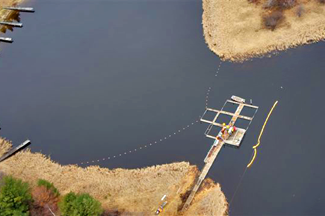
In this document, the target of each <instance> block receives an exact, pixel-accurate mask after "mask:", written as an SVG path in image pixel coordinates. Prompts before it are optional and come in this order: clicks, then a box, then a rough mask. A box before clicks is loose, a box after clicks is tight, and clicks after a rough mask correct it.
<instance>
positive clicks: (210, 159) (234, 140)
mask: <svg viewBox="0 0 325 216" xmlns="http://www.w3.org/2000/svg"><path fill="white" fill-rule="evenodd" d="M227 102H228V103H234V104H237V105H238V107H237V109H236V111H235V113H230V112H226V111H223V110H215V109H211V108H207V109H206V112H207V111H212V112H215V113H216V116H215V117H214V119H213V120H212V121H209V120H206V119H203V118H204V115H205V113H206V112H205V113H204V114H203V116H202V118H201V121H202V122H206V123H209V124H210V125H209V127H210V130H211V127H212V126H213V125H215V126H218V127H223V126H222V124H220V123H217V122H216V120H217V118H218V116H219V115H220V114H226V115H230V116H232V118H231V120H230V123H231V124H232V125H235V123H236V121H237V119H238V118H242V119H245V120H249V121H252V120H253V118H254V116H253V117H247V116H243V115H240V113H241V111H242V110H243V108H244V107H245V106H248V107H250V108H253V109H256V111H257V109H258V107H257V106H253V105H249V104H245V103H238V102H235V101H232V100H227V101H226V103H227ZM226 103H225V104H226ZM256 111H255V113H256ZM254 115H255V114H254ZM209 127H208V130H209ZM246 130H247V129H242V128H238V129H237V131H236V132H235V133H234V134H232V135H230V136H228V137H227V138H226V139H224V140H217V139H216V137H215V136H211V135H208V134H206V136H207V137H209V138H213V139H215V141H214V144H213V146H212V147H211V148H210V150H209V152H208V154H207V156H206V157H205V159H204V162H205V165H204V167H203V169H202V171H201V174H200V176H199V177H198V180H197V182H196V184H195V185H194V187H193V189H192V191H191V193H190V195H189V197H188V198H187V200H186V202H185V204H184V206H183V208H182V211H185V210H186V209H187V208H188V207H189V206H190V205H191V203H192V201H193V199H194V197H195V194H196V192H197V191H198V189H199V188H200V186H201V184H202V182H203V180H204V179H205V177H206V176H207V174H208V173H209V170H210V168H211V167H212V165H213V163H214V161H215V159H216V158H217V156H218V154H219V152H220V151H221V148H222V146H224V145H225V144H228V145H234V146H239V145H240V143H241V141H242V139H243V137H244V135H245V132H246Z"/></svg>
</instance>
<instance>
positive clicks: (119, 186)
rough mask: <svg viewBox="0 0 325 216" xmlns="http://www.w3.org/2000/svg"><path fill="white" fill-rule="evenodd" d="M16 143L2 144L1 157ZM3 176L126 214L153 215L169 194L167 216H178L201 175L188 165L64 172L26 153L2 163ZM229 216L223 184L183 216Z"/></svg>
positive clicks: (212, 186)
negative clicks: (86, 197) (46, 185)
mask: <svg viewBox="0 0 325 216" xmlns="http://www.w3.org/2000/svg"><path fill="white" fill-rule="evenodd" d="M10 146H11V143H10V142H9V141H7V140H4V139H2V138H0V156H1V155H2V154H3V153H4V152H5V151H6V150H8V149H9V148H10ZM0 171H1V172H3V173H4V174H6V175H12V176H14V177H16V178H20V179H22V180H23V181H27V182H29V183H30V185H31V186H32V187H33V186H35V185H34V184H35V182H36V181H37V179H39V178H42V179H45V180H48V181H50V182H52V183H53V184H54V185H55V186H56V187H57V188H58V189H59V190H60V192H62V194H63V195H64V194H66V193H69V192H70V191H73V192H76V193H89V194H90V195H92V196H93V197H95V198H96V199H98V200H99V201H100V202H101V203H102V206H103V207H104V208H105V210H114V211H118V212H120V213H121V214H130V213H131V214H135V215H138V214H139V215H152V214H153V212H154V211H155V210H156V208H157V207H158V205H159V201H160V199H161V197H162V196H163V195H164V194H166V193H167V194H168V202H169V204H168V205H167V207H166V209H165V210H164V212H163V214H162V215H179V212H178V210H179V209H180V206H181V205H182V202H183V201H182V198H183V199H184V196H186V195H185V194H187V191H188V190H189V189H190V188H191V185H193V184H194V183H195V179H196V177H197V175H198V173H199V171H198V169H197V167H196V166H193V165H190V164H189V163H188V162H177V163H171V164H164V165H155V166H150V167H146V168H140V169H121V168H117V169H112V170H110V169H107V168H102V167H99V166H89V167H86V168H82V167H78V166H76V165H66V166H61V165H60V164H58V163H56V162H53V161H52V160H51V159H50V158H48V157H46V156H45V155H43V154H41V153H31V152H30V150H28V149H27V150H25V151H22V152H19V153H17V154H16V155H14V156H13V157H11V158H9V159H7V160H6V161H4V162H2V163H0ZM193 214H199V215H216V214H217V215H227V214H228V203H227V200H226V197H225V195H224V194H223V192H222V191H221V187H220V185H219V184H216V183H214V182H213V181H212V180H211V179H206V180H205V181H204V182H203V186H202V188H201V189H200V191H199V192H198V194H197V196H196V198H195V199H194V201H193V204H192V205H191V206H190V208H189V209H188V210H187V211H186V212H184V214H183V215H185V216H186V215H188V216H191V215H193Z"/></svg>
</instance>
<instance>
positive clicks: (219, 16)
mask: <svg viewBox="0 0 325 216" xmlns="http://www.w3.org/2000/svg"><path fill="white" fill-rule="evenodd" d="M202 7H203V14H202V25H203V34H204V38H205V42H206V43H207V45H208V47H209V49H210V50H211V51H212V52H214V53H215V54H217V55H218V56H219V57H220V58H221V59H222V60H223V61H226V60H228V61H232V62H243V61H246V60H249V59H251V58H260V57H264V56H271V55H274V54H275V53H278V52H280V51H284V50H287V49H289V48H294V47H297V46H300V45H304V44H311V43H316V42H319V41H321V40H323V39H325V5H321V4H320V3H317V2H308V3H306V5H305V11H306V12H305V13H304V14H303V15H302V17H296V16H295V10H296V7H298V6H296V7H294V8H292V9H290V10H288V11H285V12H284V14H285V16H286V18H285V22H284V23H283V24H282V25H280V26H279V28H277V29H275V30H274V31H271V30H269V29H265V28H263V27H262V18H261V13H262V11H263V9H262V5H255V4H252V3H249V2H248V1H247V0H244V1H242V0H234V1H223V0H203V5H202Z"/></svg>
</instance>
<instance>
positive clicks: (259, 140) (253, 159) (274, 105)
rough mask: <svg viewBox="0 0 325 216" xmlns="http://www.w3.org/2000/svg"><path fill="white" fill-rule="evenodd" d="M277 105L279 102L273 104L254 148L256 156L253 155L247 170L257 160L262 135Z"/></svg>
mask: <svg viewBox="0 0 325 216" xmlns="http://www.w3.org/2000/svg"><path fill="white" fill-rule="evenodd" d="M277 104H278V101H275V103H274V104H273V106H272V108H271V110H270V112H269V114H268V115H267V117H266V119H265V122H264V124H263V127H262V129H261V132H260V135H259V136H258V139H257V144H256V145H254V146H253V149H254V155H253V157H252V159H251V161H250V162H249V164H247V168H249V167H250V166H251V165H252V164H253V163H254V161H255V158H256V155H257V147H258V146H259V145H260V144H261V137H262V135H263V133H264V129H265V126H266V124H267V122H268V121H269V118H270V116H271V114H272V112H273V110H274V108H275V107H276V105H277Z"/></svg>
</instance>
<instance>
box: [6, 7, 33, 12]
mask: <svg viewBox="0 0 325 216" xmlns="http://www.w3.org/2000/svg"><path fill="white" fill-rule="evenodd" d="M2 8H3V9H6V10H13V11H19V12H27V13H34V12H35V10H34V8H31V7H2Z"/></svg>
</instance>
